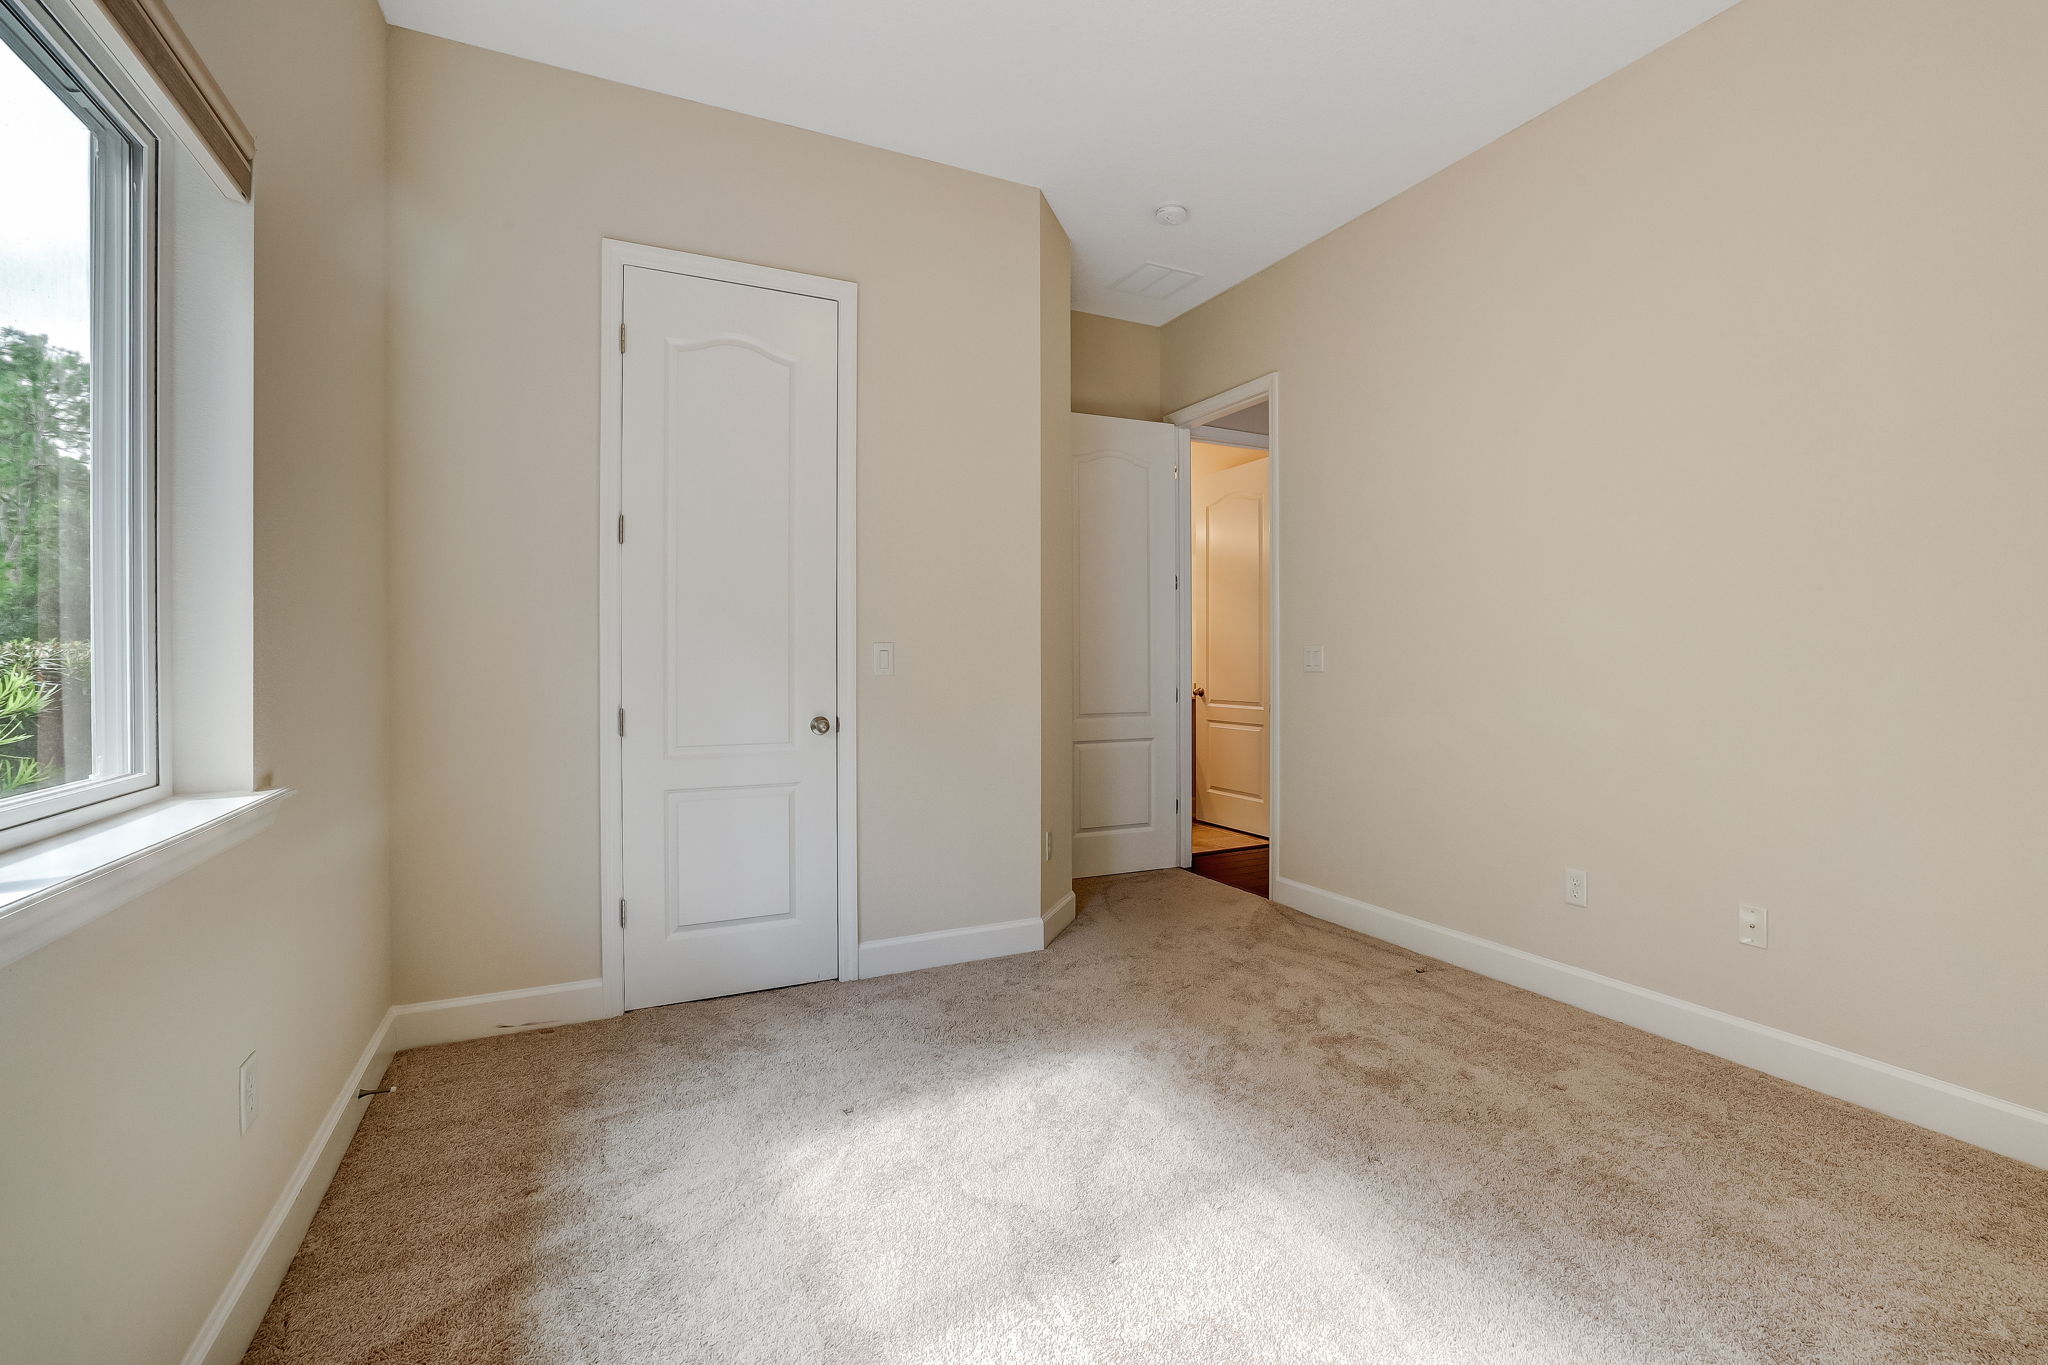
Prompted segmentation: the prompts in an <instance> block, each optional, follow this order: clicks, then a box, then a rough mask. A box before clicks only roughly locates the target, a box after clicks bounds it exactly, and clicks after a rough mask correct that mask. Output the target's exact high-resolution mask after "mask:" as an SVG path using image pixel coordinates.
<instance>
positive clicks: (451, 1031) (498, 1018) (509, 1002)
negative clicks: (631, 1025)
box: [391, 980, 618, 1052]
mask: <svg viewBox="0 0 2048 1365" xmlns="http://www.w3.org/2000/svg"><path fill="white" fill-rule="evenodd" d="M391 1013H392V1015H393V1019H392V1021H391V1040H392V1050H393V1051H395V1052H403V1051H405V1050H406V1049H407V1048H412V1047H432V1046H433V1045H434V1044H436V1043H460V1042H463V1041H466V1040H467V1039H470V1038H489V1037H491V1036H492V1035H493V1034H498V1033H524V1032H525V1031H527V1030H528V1029H537V1028H553V1027H554V1026H555V1025H557V1024H580V1023H583V1022H585V1021H586V1020H590V1019H607V1018H610V1017H611V1016H612V1015H614V1014H617V1013H618V1011H617V1010H615V1009H613V1008H611V1007H610V1006H609V1005H608V1004H607V1003H606V1002H605V998H604V982H602V981H599V980H590V981H564V982H560V983H558V984H556V985H553V986H528V987H526V988H525V989H523V990H516V991H494V992H492V993H491V994H489V995H464V996H458V997H456V998H454V999H452V1000H422V1001H420V1002H419V1003H417V1004H413V1005H399V1006H397V1007H396V1008H394V1009H393V1010H392V1011H391Z"/></svg>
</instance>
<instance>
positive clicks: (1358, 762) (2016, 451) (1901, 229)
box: [1165, 0, 2048, 1107]
mask: <svg viewBox="0 0 2048 1365" xmlns="http://www.w3.org/2000/svg"><path fill="white" fill-rule="evenodd" d="M2044 51H2048V10H2044V9H2043V8H2042V7H2040V6H2038V5H2033V4H2024V3H2018V2H2017V0H1958V2H1957V3H1950V4H1942V5H1933V4H1927V3H1923V2H1921V0H1911V2H1908V0H1855V2H1854V3H1851V2H1850V0H1749V3H1746V4H1743V5H1740V6H1737V7H1736V8H1735V9H1733V10H1731V11H1729V12H1728V13H1726V14H1724V15H1723V16H1721V17H1720V18H1718V19H1716V20H1713V21H1712V22H1710V23H1708V24H1707V25H1706V26H1705V27H1703V28H1701V29H1699V30H1698V31H1696V32H1694V33H1692V34H1690V35H1689V36H1687V37H1684V38H1681V39H1679V40H1678V41H1677V42H1676V43H1674V44H1672V45H1671V46H1669V47H1668V48H1665V49H1664V50H1662V51H1660V52H1658V53H1656V54H1655V55H1653V56H1651V57H1649V58H1648V59H1646V60H1644V61H1643V62H1641V63H1639V64H1637V65H1636V66H1634V67H1631V68H1629V69H1628V70H1626V71H1624V72H1622V73H1620V74H1619V75H1617V76H1615V77H1613V78H1611V79H1609V80H1607V81H1605V82H1603V83H1602V84H1600V85H1598V86H1596V87H1594V88H1593V89H1592V90H1590V91H1588V92H1586V93H1585V94H1583V95H1581V96H1579V97H1578V98H1576V99H1573V100H1572V101H1570V102H1569V103H1567V104H1565V105H1564V106H1562V107H1561V108H1559V109H1557V110H1555V111H1554V112H1552V113H1550V114H1547V115H1545V116H1544V117H1542V118H1540V119H1537V120H1536V121H1535V122H1534V123H1532V124H1529V125H1528V126H1526V127H1524V128H1522V129H1521V130H1520V131H1518V132H1516V133H1514V134H1512V135H1510V136H1509V137H1507V138H1504V139H1502V140H1501V141H1500V142H1498V143H1496V144H1494V145H1493V146H1491V147H1489V148H1487V149H1486V150H1485V151H1482V152H1480V153H1479V154H1477V155H1475V156H1473V157H1471V158H1470V159H1468V160H1466V161H1464V162H1462V163H1460V164H1459V165H1457V166H1455V167H1453V168H1451V169H1450V170H1448V171H1445V172H1444V173H1442V174H1441V175H1439V176H1437V177H1436V178H1435V179H1433V180H1431V181H1429V182H1427V183H1425V184H1423V185H1422V186H1420V187H1418V188H1416V189H1414V190H1412V191H1410V192H1408V193H1407V194H1404V195H1402V196H1401V197H1399V198H1398V199H1396V200H1394V201H1393V202H1392V203H1390V204H1388V205H1386V206H1384V207H1383V208H1381V209H1378V210H1376V211H1375V212H1373V213H1371V214H1369V215H1367V216H1366V217H1364V218H1362V219H1359V220H1358V221H1356V222H1354V223H1352V224H1350V225H1348V226H1346V227H1344V228H1342V229H1340V230H1339V231H1337V232H1335V233H1333V234H1331V235H1330V236H1329V237H1326V238H1324V239H1323V240H1321V241H1319V242H1317V243H1315V244H1313V245H1311V246H1310V247H1308V248H1306V249H1304V250H1303V251H1301V252H1299V253H1297V254H1296V255H1294V256H1292V257H1289V258H1288V259H1287V260H1285V261H1282V262H1281V263H1279V264H1278V265H1275V266H1273V267H1272V268H1270V269H1268V270H1267V271H1265V272H1264V273H1262V274H1261V275H1259V276H1257V277H1255V278H1254V279H1252V280H1251V281H1249V282H1247V283H1245V284H1243V285H1240V286H1239V287H1237V288H1236V289H1233V290H1231V291H1230V292H1228V293H1226V294H1224V295H1222V296H1221V297H1220V298H1218V299H1216V300H1215V301H1213V302H1211V303H1209V304H1206V305H1204V306H1203V307H1202V308H1200V309H1198V310H1196V311H1195V312H1193V313H1191V314H1189V315H1188V316H1186V317H1184V318H1182V319H1180V320H1178V321H1176V322H1174V323H1172V324H1170V325H1169V326H1168V327H1167V328H1166V336H1165V376H1166V385H1165V402H1166V403H1167V404H1168V405H1169V406H1171V405H1174V404H1184V403H1187V402H1190V401H1193V400H1195V399H1198V398H1201V397H1203V396H1205V395H1208V394H1211V393H1215V392H1217V391H1219V390H1222V389H1224V388H1227V387H1229V386H1230V385H1233V384H1236V383H1238V382H1240V381H1242V380H1245V379H1249V378H1252V377H1254V376H1256V375H1260V374H1263V373H1266V372H1267V371H1271V370H1277V371H1279V372H1280V373H1281V375H1282V412H1281V413H1280V431H1281V439H1282V442H1283V444H1282V448H1281V451H1280V470H1279V472H1280V488H1281V494H1282V499H1283V502H1282V507H1281V523H1280V531H1279V534H1280V537H1281V539H1280V542H1279V547H1278V548H1279V555H1280V561H1281V568H1280V574H1281V593H1282V601H1283V612H1284V626H1283V628H1284V630H1285V636H1284V640H1283V649H1284V650H1285V651H1286V654H1285V656H1284V657H1286V658H1288V659H1289V660H1290V661H1292V660H1294V659H1298V658H1299V653H1300V650H1301V647H1302V646H1303V645H1304V644H1308V643H1320V644H1326V645H1327V646H1328V650H1329V671H1328V673H1327V674H1324V675H1321V676H1305V675H1303V674H1302V673H1301V672H1300V671H1299V669H1298V668H1296V667H1290V668H1288V669H1286V670H1285V671H1284V673H1283V678H1284V681H1285V685H1284V690H1283V694H1282V696H1283V704H1284V710H1283V712H1282V719H1281V724H1282V732H1281V734H1282V743H1283V745H1284V760H1283V763H1282V768H1281V771H1282V773H1283V775H1284V781H1285V788H1284V792H1283V806H1282V810H1281V818H1282V820H1283V822H1284V823H1283V827H1282V837H1281V844H1280V851H1279V853H1278V857H1279V858H1280V860H1281V861H1280V864H1279V866H1278V868H1277V871H1278V872H1279V873H1280V874H1281V875H1283V876H1286V877H1291V878H1297V879H1300V880H1301V881H1304V882H1308V883H1311V884H1314V885H1316V886H1320V887H1324V888H1327V889H1330V890H1333V891H1338V892H1341V893H1344V894H1346V895H1350V896H1354V897H1358V898H1360V899H1363V900H1366V901H1370V902H1372V903H1375V904H1378V905H1382V906H1386V907H1388V908H1391V909H1394V910H1398V911H1402V912H1405V913H1407V914H1411V915H1416V916H1420V917H1422V918H1425V919H1429V920H1433V921H1436V922H1438V923H1442V924H1447V925H1451V926H1454V927H1456V928H1458V929H1462V930H1466V931H1469V932H1471V933H1475V934H1479V935H1482V936H1484V937H1486V938H1490V939H1496V940H1499V941H1502V942H1505V943H1509V944H1513V945H1515V946H1517V947H1520V948H1525V949H1528V950H1531V951H1534V952H1537V953H1541V954H1543V955H1546V956H1548V957H1552V958H1557V959H1561V960H1563V961H1565V962H1569V963H1574V964H1577V965H1579V966H1582V967H1586V968H1590V969H1592V970H1593V971H1596V972H1602V973H1606V974H1609V975H1612V976H1616V977H1620V978H1622V979H1623V980H1626V981H1631V982H1635V983H1638V984H1640V985H1643V986H1647V987H1650V988H1653V989H1656V990H1660V991H1666V992H1669V993H1671V994H1673V995H1677V996H1680V997H1683V998H1685V999H1687V1000H1692V1001H1696V1002H1698V1003H1700V1004H1704V1005H1709V1006H1713V1007H1715V1008H1718V1009H1722V1010H1727V1011H1730V1012H1732V1013H1735V1014H1738V1015H1741V1016H1744V1017H1747V1018H1750V1019H1755V1020H1759V1021H1762V1022H1764V1023H1766V1024H1772V1025H1776V1026H1778V1027H1781V1028H1785V1029H1789V1030H1790V1031H1792V1032H1794V1033H1797V1034H1802V1035H1804V1036H1806V1037H1809V1038H1816V1039H1820V1040H1822V1041H1825V1042H1828V1043H1833V1044H1836V1045H1839V1046H1841V1047H1845V1048H1848V1049H1850V1050H1852V1051H1855V1052H1859V1053H1863V1054H1866V1055H1869V1056H1873V1057H1877V1058H1881V1059H1883V1060H1885V1061H1888V1062H1893V1063H1896V1064H1898V1065H1901V1066H1905V1067H1909V1068H1912V1069H1914V1070H1916V1071H1922V1072H1926V1073H1930V1074H1932V1075H1935V1076H1938V1077H1941V1078H1943V1079H1946V1080H1949V1081H1952V1082H1956V1083H1959V1084H1961V1085H1965V1086H1969V1087H1973V1088H1975V1089H1979V1090H1983V1091H1987V1092H1989V1093H1991V1094H1994V1095H1999V1096H2002V1097H2004V1098H2007V1099H2010V1100H2014V1101H2017V1102H2019V1103H2022V1104H2026V1105H2031V1106H2034V1107H2048V1059H2044V1052H2043V1048H2042V1040H2043V1039H2044V1038H2048V991H2044V990H2043V989H2042V964H2043V963H2044V962H2048V915H2044V914H2043V912H2042V906H2043V904H2044V902H2048V864H2044V862H2043V859H2042V856H2041V848H2042V830H2043V829H2044V828H2048V705H2044V699H2048V610H2044V607H2043V601H2044V598H2043V589H2042V585H2043V583H2044V581H2048V537H2044V536H2043V535H2042V531H2041V526H2042V509H2043V507H2048V461H2044V460H2043V458H2042V455H2041V434H2042V432H2043V431H2044V430H2048V384H2044V383H2043V382H2042V378H2041V375H2040V373H2039V371H2040V369H2041V360H2042V357H2043V355H2048V269H2044V264H2043V263H2044V260H2048V256H2044V253H2043V250H2042V245H2041V244H2042V242H2043V241H2044V240H2048V156H2044V151H2048V147H2044V143H2043V136H2042V129H2043V128H2044V127H2048V85H2044V83H2043V82H2042V80H2041V78H2040V76H2041V72H2040V65H2041V63H2040V58H2041V54H2042V53H2043V52H2044ZM1567 865H1569V866H1574V867H1582V868H1585V869H1587V870H1588V872H1589V873H1590V876H1591V892H1592V907H1591V908H1590V909H1586V910H1574V909H1570V908H1567V907H1566V906H1564V905H1563V904H1561V891H1560V882H1561V877H1562V873H1563V869H1564V868H1565V867H1566V866H1567ZM1742 901H1753V902H1757V903H1760V904H1762V905H1765V906H1767V907H1768V908H1769V909H1770V910H1771V912H1772V929H1771V946H1770V947H1769V948H1768V949H1767V950H1764V951H1761V952H1759V951H1757V950H1754V949H1750V948H1744V947H1741V946H1739V945H1738V944H1737V943H1736V941H1735V910H1736V906H1737V904H1738V902H1742Z"/></svg>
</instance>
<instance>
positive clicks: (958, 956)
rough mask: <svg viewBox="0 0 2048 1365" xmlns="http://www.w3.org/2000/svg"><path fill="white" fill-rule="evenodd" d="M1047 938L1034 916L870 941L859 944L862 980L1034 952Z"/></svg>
mask: <svg viewBox="0 0 2048 1365" xmlns="http://www.w3.org/2000/svg"><path fill="white" fill-rule="evenodd" d="M1045 937H1046V936H1045V921H1044V920H1042V919H1040V918H1039V917H1038V916H1036V915H1033V916H1032V917H1031V918H1030V919H1013V920H1004V921H1003V922H1002V923H1000V924H974V925H969V926H968V927H967V928H965V929H940V930H938V931H937V932H935V933H930V934H905V935H903V936H902V937H901V938H878V939H870V940H869V941H868V942H866V943H863V944H861V945H860V974H861V976H862V977H863V978H866V977H870V976H891V975H894V974H895V973H897V972H914V971H918V970H920V969H921V968H924V967H950V966H952V965H953V964H954V963H956V962H979V961H980V960H981V959H982V958H985V957H1008V956H1009V955H1010V954H1012V953H1035V952H1037V951H1038V950H1039V949H1041V948H1043V947H1044V946H1045Z"/></svg>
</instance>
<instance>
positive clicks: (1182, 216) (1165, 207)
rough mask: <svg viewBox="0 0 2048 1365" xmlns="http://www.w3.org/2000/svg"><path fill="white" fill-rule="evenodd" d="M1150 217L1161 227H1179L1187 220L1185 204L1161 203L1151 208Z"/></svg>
mask: <svg viewBox="0 0 2048 1365" xmlns="http://www.w3.org/2000/svg"><path fill="white" fill-rule="evenodd" d="M1152 218H1153V220H1154V221H1155V222H1157V223H1158V224H1159V226H1161V227H1179V226H1180V225H1181V224H1182V223H1185V222H1186V221H1187V220H1188V206H1187V205H1186V204H1161V205H1160V206H1159V207H1158V208H1156V209H1154V210H1152Z"/></svg>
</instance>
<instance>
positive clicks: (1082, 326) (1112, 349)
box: [1073, 313, 1165, 422]
mask: <svg viewBox="0 0 2048 1365" xmlns="http://www.w3.org/2000/svg"><path fill="white" fill-rule="evenodd" d="M1073 335H1074V364H1073V390H1074V392H1073V407H1074V411H1075V412H1085V413H1090V414H1093V415H1094V416H1097V417H1130V418H1134V419H1136V420H1137V421H1140V422H1156V421H1158V420H1159V418H1160V416H1161V415H1162V414H1163V413H1164V411H1165V409H1164V408H1162V407H1161V406H1160V398H1159V380H1160V370H1159V366H1160V330H1159V328H1157V327H1147V326H1146V325H1145V324H1143V323H1141V322H1125V321H1123V320H1122V319H1120V318H1106V317H1102V316H1100V315H1098V314H1095V313H1075V314H1074V315H1073Z"/></svg>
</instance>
